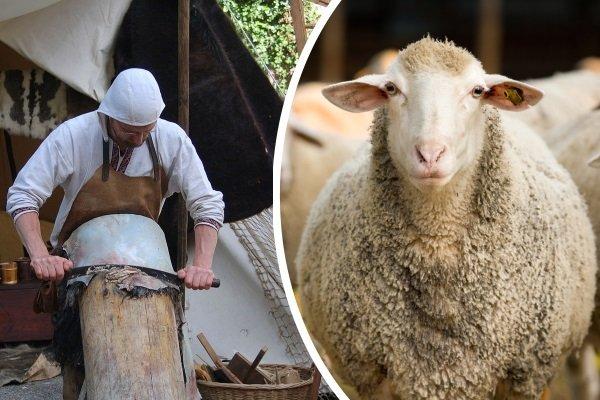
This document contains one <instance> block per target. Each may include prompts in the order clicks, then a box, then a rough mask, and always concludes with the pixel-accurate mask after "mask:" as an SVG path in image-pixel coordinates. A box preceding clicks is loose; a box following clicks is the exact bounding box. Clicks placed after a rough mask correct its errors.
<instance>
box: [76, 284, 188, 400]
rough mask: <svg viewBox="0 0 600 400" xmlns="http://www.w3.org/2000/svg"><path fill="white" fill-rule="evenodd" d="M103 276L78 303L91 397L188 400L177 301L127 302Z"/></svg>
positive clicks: (90, 399)
mask: <svg viewBox="0 0 600 400" xmlns="http://www.w3.org/2000/svg"><path fill="white" fill-rule="evenodd" d="M104 277H105V273H99V274H97V275H96V276H95V277H94V278H93V279H92V281H91V282H90V284H89V286H88V287H87V289H86V290H85V292H84V293H83V295H82V296H81V299H80V302H79V310H80V311H79V313H80V317H81V335H82V341H83V354H84V359H85V379H86V387H87V399H88V400H111V399H136V400H145V399H148V400H151V399H177V400H179V399H185V384H184V379H183V372H182V363H181V355H180V352H179V339H178V335H177V322H176V318H175V309H174V304H173V300H172V299H171V298H170V297H169V296H168V295H166V294H154V295H152V296H149V297H145V298H137V299H134V298H126V296H125V295H124V292H122V291H120V290H119V289H117V287H116V286H115V285H114V284H113V283H106V282H105V279H104Z"/></svg>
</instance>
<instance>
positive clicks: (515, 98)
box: [504, 87, 523, 106]
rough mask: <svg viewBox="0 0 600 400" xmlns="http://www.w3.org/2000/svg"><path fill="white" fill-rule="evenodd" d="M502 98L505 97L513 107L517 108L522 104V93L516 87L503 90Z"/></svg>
mask: <svg viewBox="0 0 600 400" xmlns="http://www.w3.org/2000/svg"><path fill="white" fill-rule="evenodd" d="M504 97H506V98H507V99H508V100H509V101H510V102H511V103H513V105H514V106H518V105H519V104H521V103H522V102H523V91H522V90H521V89H519V88H516V87H509V88H506V89H504Z"/></svg>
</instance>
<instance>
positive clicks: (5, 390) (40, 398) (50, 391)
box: [0, 375, 62, 400]
mask: <svg viewBox="0 0 600 400" xmlns="http://www.w3.org/2000/svg"><path fill="white" fill-rule="evenodd" d="M0 399H2V400H62V376H61V375H59V376H57V377H55V378H52V379H46V380H43V381H37V382H31V383H24V384H22V385H6V386H2V387H0Z"/></svg>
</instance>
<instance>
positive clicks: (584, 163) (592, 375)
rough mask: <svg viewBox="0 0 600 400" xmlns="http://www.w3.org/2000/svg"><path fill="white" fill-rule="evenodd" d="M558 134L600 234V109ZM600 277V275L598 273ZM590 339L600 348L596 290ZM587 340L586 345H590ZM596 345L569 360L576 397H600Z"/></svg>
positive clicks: (599, 248) (557, 150)
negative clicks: (599, 160) (594, 353)
mask: <svg viewBox="0 0 600 400" xmlns="http://www.w3.org/2000/svg"><path fill="white" fill-rule="evenodd" d="M551 136H552V137H553V138H554V140H553V141H552V143H550V146H551V148H552V151H553V153H554V154H555V156H556V158H557V160H558V161H559V162H560V164H561V165H563V166H564V167H565V168H566V169H567V170H568V171H569V173H570V174H571V177H572V178H573V180H574V181H575V184H576V185H577V187H578V188H579V191H580V192H581V194H582V196H583V197H584V199H585V201H586V203H587V205H588V215H589V216H590V219H591V222H592V229H593V230H594V233H595V234H596V237H597V238H598V237H600V171H598V170H597V169H594V168H593V167H594V164H595V163H596V162H597V159H598V151H600V109H599V110H596V111H593V112H591V113H588V114H586V115H584V116H582V117H580V118H578V119H576V120H575V121H573V122H570V123H567V124H563V125H561V126H559V127H558V128H556V129H554V130H553V131H552V133H551ZM596 257H597V259H596V260H597V262H598V263H599V264H600V242H598V241H597V242H596ZM598 279H600V276H597V282H596V284H597V285H598ZM592 321H593V322H592V327H591V329H590V332H589V335H588V338H587V340H586V343H587V344H589V346H592V347H593V348H595V349H596V350H600V292H597V293H596V309H595V310H594V315H593V317H592ZM587 344H586V346H587ZM592 347H589V348H586V349H585V350H584V352H583V353H584V354H585V355H588V356H586V357H582V358H581V359H580V360H574V361H571V362H569V366H570V367H571V373H572V374H573V375H575V376H580V377H581V378H579V379H576V381H578V382H582V384H581V385H579V387H576V388H575V389H576V391H577V396H576V398H578V399H581V400H584V399H597V398H599V397H600V379H599V378H600V377H599V374H598V371H597V368H596V365H595V362H594V358H593V356H592V355H593V349H592Z"/></svg>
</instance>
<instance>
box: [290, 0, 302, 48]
mask: <svg viewBox="0 0 600 400" xmlns="http://www.w3.org/2000/svg"><path fill="white" fill-rule="evenodd" d="M290 14H291V15H292V25H293V26H294V35H296V49H298V53H302V49H304V45H305V44H306V23H305V19H304V5H303V4H302V0H290Z"/></svg>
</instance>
